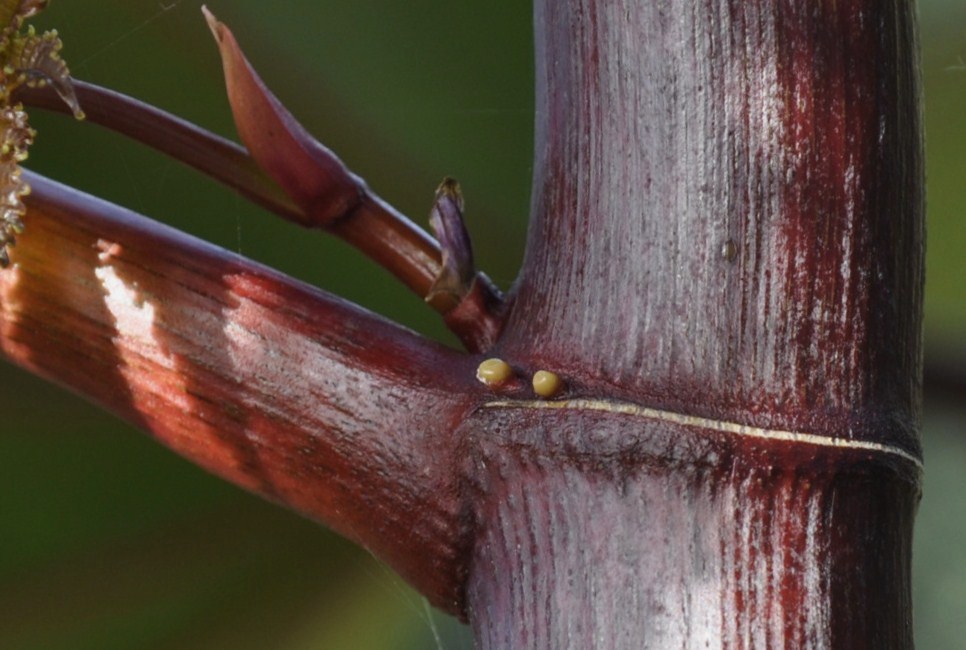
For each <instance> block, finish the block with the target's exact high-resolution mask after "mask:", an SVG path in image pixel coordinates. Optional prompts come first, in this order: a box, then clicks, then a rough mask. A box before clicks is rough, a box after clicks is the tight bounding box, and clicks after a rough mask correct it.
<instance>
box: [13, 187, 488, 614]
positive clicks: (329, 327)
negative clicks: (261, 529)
mask: <svg viewBox="0 0 966 650" xmlns="http://www.w3.org/2000/svg"><path fill="white" fill-rule="evenodd" d="M28 180H29V182H30V183H31V185H32V186H33V189H34V192H33V195H32V196H31V197H30V201H29V205H28V209H29V212H28V220H29V221H28V223H29V227H28V229H27V231H26V232H25V233H24V235H23V237H22V238H21V239H20V241H19V243H18V246H17V247H16V249H15V250H14V255H13V256H12V261H13V266H12V267H11V268H10V269H7V270H6V271H4V272H2V273H0V353H2V355H3V356H4V357H5V358H7V359H8V360H10V361H12V362H13V363H16V364H18V365H20V366H22V367H24V368H26V369H28V370H30V371H32V372H34V373H36V374H38V375H41V376H43V377H46V378H48V379H51V380H54V381H56V382H58V383H61V384H63V385H65V386H66V387H68V388H70V389H72V390H74V391H76V392H78V393H80V394H81V395H84V396H86V397H88V398H90V399H92V400H93V401H95V402H97V403H99V404H100V405H101V406H103V407H105V408H107V409H108V410H110V411H112V412H113V413H116V414H118V415H119V416H121V417H123V418H125V419H126V420H128V421H129V422H131V423H133V424H135V425H137V426H138V427H140V428H142V429H144V430H146V431H149V432H150V433H151V434H152V435H153V436H154V437H156V438H157V439H158V440H159V441H161V442H163V443H164V444H166V445H168V446H169V447H171V448H172V449H174V450H175V451H177V452H178V453H180V454H182V455H184V456H186V457H187V458H188V459H190V460H191V461H193V462H195V463H197V464H199V465H201V466H203V467H205V468H206V469H208V470H210V471H212V472H214V473H215V474H218V475H220V476H222V477H224V478H226V479H228V480H230V481H232V482H234V483H236V484H238V485H241V486H243V487H245V488H247V489H249V490H252V491H253V492H256V493H258V494H260V495H262V496H265V497H267V498H270V499H272V500H275V501H278V502H281V503H283V504H285V505H287V506H289V507H292V508H294V509H296V510H298V511H300V512H302V513H304V514H306V515H308V516H310V517H312V518H315V519H317V520H320V521H322V522H324V523H326V524H327V525H329V526H331V527H332V528H333V529H334V530H336V531H338V532H340V533H342V534H343V535H346V536H347V537H349V538H351V539H354V540H356V541H358V542H360V543H361V544H363V545H364V546H366V547H367V548H369V549H370V550H372V551H373V552H374V553H375V554H376V555H378V556H380V557H381V558H382V559H384V560H385V561H386V562H387V563H389V564H390V565H391V566H393V567H394V568H395V569H396V570H397V571H399V572H400V574H402V575H403V576H404V577H405V578H407V579H408V580H409V581H410V582H412V583H413V584H414V585H415V586H416V587H417V588H419V589H420V590H421V591H422V592H423V593H424V594H425V595H426V596H427V597H429V598H430V600H431V601H432V602H433V603H434V604H436V605H437V606H439V607H441V608H443V609H446V610H448V611H450V612H459V611H460V608H461V602H460V601H461V592H460V584H461V579H460V576H461V575H462V573H463V567H462V563H463V562H464V561H465V555H466V554H465V552H464V550H463V544H464V541H463V537H464V535H465V530H464V528H465V526H464V524H463V517H462V514H461V508H462V504H461V500H460V491H459V485H458V479H457V476H456V474H455V471H454V470H453V468H454V467H458V466H459V462H458V460H457V459H458V455H457V454H458V451H457V450H456V448H455V442H454V440H453V436H451V435H448V432H449V431H451V430H452V429H453V428H454V426H455V423H456V422H458V421H459V420H460V419H461V418H462V416H463V413H464V411H465V410H466V409H467V408H469V406H470V400H472V399H473V397H472V395H473V394H474V391H478V390H479V389H478V388H477V384H476V382H475V381H474V379H473V370H472V364H473V361H472V360H471V359H470V358H469V357H466V356H464V355H461V354H459V353H455V352H452V351H450V350H447V349H446V348H443V347H441V346H439V345H436V344H434V343H432V342H429V341H426V340H424V339H422V338H420V337H418V336H417V335H415V334H412V333H411V332H408V331H407V330H404V329H402V328H400V327H398V326H396V325H394V324H392V323H389V322H387V321H385V320H383V319H381V318H379V317H377V316H375V315H373V314H370V313H368V312H365V311H363V310H362V309H360V308H358V307H355V306H353V305H351V304H348V303H346V302H343V301H341V300H338V299H336V298H333V297H331V296H329V295H327V294H324V293H322V292H320V291H317V290H314V289H311V288H309V287H306V286H304V285H302V284H300V283H297V282H295V281H293V280H291V279H288V278H286V277H284V276H282V275H280V274H278V273H275V272H272V271H270V270H268V269H265V268H263V267H261V266H258V265H256V264H254V263H252V262H249V261H247V260H245V259H244V258H241V257H239V256H236V255H233V254H230V253H227V252H225V251H223V250H221V249H218V248H216V247H214V246H211V245H208V244H205V243H203V242H201V241H199V240H196V239H194V238H191V237H189V236H187V235H184V234H182V233H179V232H177V231H174V230H172V229H170V228H167V227H164V226H161V225H159V224H156V223H154V222H152V221H150V220H147V219H145V218H143V217H140V216H138V215H135V214H132V213H130V212H128V211H126V210H123V209H121V208H118V207H116V206H113V205H110V204H108V203H105V202H103V201H100V200H97V199H94V198H92V197H89V196H86V195H83V194H80V193H78V192H76V191H74V190H71V189H69V188H66V187H63V186H61V185H58V184H55V183H53V182H51V181H49V180H47V179H44V178H42V177H39V176H35V175H30V176H29V178H28Z"/></svg>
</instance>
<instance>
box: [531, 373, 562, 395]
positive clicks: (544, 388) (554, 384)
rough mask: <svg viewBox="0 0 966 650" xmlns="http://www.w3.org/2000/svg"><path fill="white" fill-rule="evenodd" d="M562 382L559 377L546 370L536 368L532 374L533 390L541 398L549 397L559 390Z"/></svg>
mask: <svg viewBox="0 0 966 650" xmlns="http://www.w3.org/2000/svg"><path fill="white" fill-rule="evenodd" d="M562 387H563V382H562V381H560V377H558V376H557V375H555V374H554V373H552V372H550V371H548V370H538V371H537V372H536V373H534V375H533V391H534V392H535V393H536V394H537V395H539V396H540V397H543V398H550V397H553V396H554V395H556V394H557V393H559V392H560V389H561V388H562Z"/></svg>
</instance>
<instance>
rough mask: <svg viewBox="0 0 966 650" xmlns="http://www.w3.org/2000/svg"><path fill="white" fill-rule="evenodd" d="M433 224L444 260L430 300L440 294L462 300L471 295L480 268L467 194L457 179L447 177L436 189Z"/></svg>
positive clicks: (428, 297) (427, 297)
mask: <svg viewBox="0 0 966 650" xmlns="http://www.w3.org/2000/svg"><path fill="white" fill-rule="evenodd" d="M429 223H430V225H431V226H432V227H433V232H435V234H436V239H437V240H439V246H440V248H441V249H442V251H443V261H442V269H440V272H439V275H438V276H437V278H436V281H435V282H433V286H432V287H430V289H429V295H428V296H426V300H431V299H433V298H434V297H435V296H437V295H438V294H449V295H451V296H453V297H454V298H455V299H456V300H459V299H461V298H462V297H463V296H465V295H466V294H467V293H468V292H469V290H470V286H471V285H472V284H473V279H474V277H475V276H476V267H475V266H474V265H473V247H472V245H471V244H470V236H469V233H467V232H466V225H465V224H464V223H463V195H462V193H460V186H459V183H457V182H456V181H455V180H454V179H452V178H444V179H443V182H442V183H441V184H440V186H439V188H438V189H437V190H436V203H435V204H433V210H432V212H431V213H430V215H429Z"/></svg>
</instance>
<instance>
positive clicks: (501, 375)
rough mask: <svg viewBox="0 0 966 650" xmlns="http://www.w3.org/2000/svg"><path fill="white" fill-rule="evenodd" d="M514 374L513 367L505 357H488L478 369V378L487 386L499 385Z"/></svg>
mask: <svg viewBox="0 0 966 650" xmlns="http://www.w3.org/2000/svg"><path fill="white" fill-rule="evenodd" d="M512 376H513V368H511V367H510V364H508V363H507V362H506V361H504V360H503V359H487V360H486V361H484V362H483V363H481V364H480V365H479V367H478V368H477V369H476V378H477V379H479V380H480V381H481V382H483V383H484V384H486V385H487V386H499V385H500V384H502V383H504V382H506V381H507V380H508V379H509V378H510V377H512Z"/></svg>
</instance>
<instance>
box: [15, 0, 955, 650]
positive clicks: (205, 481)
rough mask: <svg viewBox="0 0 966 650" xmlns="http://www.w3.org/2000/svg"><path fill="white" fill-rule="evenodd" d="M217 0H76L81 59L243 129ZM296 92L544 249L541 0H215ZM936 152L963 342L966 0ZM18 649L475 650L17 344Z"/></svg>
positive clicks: (202, 216)
mask: <svg viewBox="0 0 966 650" xmlns="http://www.w3.org/2000/svg"><path fill="white" fill-rule="evenodd" d="M200 4H201V3H200V2H199V1H198V0H181V1H180V2H176V1H175V0H168V1H167V2H164V1H162V2H159V1H158V0H112V1H109V0H86V1H84V2H68V1H66V0H58V1H56V2H54V3H53V6H52V7H51V8H50V9H49V10H48V11H47V12H46V13H45V14H44V15H42V16H41V17H40V18H39V20H38V21H37V24H38V26H41V27H56V28H57V29H58V30H59V31H60V33H61V35H62V37H63V38H64V40H65V42H66V49H65V51H64V56H65V58H66V59H67V61H68V63H70V65H71V68H72V70H73V71H74V74H75V76H77V77H79V78H82V79H86V80H89V81H93V82H97V83H100V84H103V85H105V86H108V87H111V88H115V89H118V90H121V91H123V92H126V93H128V94H131V95H134V96H136V97H138V98H140V99H143V100H145V101H148V102H150V103H152V104H155V105H157V106H160V107H162V108H165V109H168V110H170V111H172V112H174V113H176V114H178V115H181V116H183V117H185V118H187V119H189V120H192V121H194V122H196V123H198V124H200V125H202V126H205V127H207V128H209V129H211V130H213V131H215V132H218V133H221V134H223V135H226V136H229V137H234V132H233V128H232V126H231V122H230V118H229V110H228V106H227V103H226V100H225V98H224V93H223V89H222V84H221V68H220V63H219V61H218V57H217V53H216V50H215V47H214V45H213V43H212V40H211V37H210V35H209V34H208V32H207V28H206V27H205V25H204V21H203V20H202V17H201V14H200V11H199V7H200ZM209 4H210V8H211V9H212V10H213V11H215V13H217V14H218V15H219V17H220V18H222V19H223V20H225V21H226V22H228V23H229V24H230V25H231V27H232V28H233V29H234V31H235V33H236V35H237V36H238V38H239V40H240V41H241V43H242V44H243V46H244V47H245V49H246V51H247V53H248V55H249V58H250V59H251V60H252V61H253V62H254V63H255V65H256V66H257V67H258V69H259V70H260V71H261V73H262V75H263V77H264V78H265V79H266V80H267V81H268V83H269V84H270V86H272V88H273V89H274V90H275V92H276V94H277V95H279V97H281V98H282V100H283V101H284V102H285V103H286V104H287V105H288V107H289V108H290V109H291V110H292V112H293V113H294V114H295V115H296V116H297V117H298V118H299V119H301V120H302V121H303V122H304V124H305V125H306V126H307V127H308V128H309V129H310V130H311V131H312V132H313V133H315V134H316V135H317V136H319V137H320V139H322V140H323V141H324V142H326V143H327V144H328V145H329V146H330V147H332V148H333V149H334V150H336V151H337V152H338V153H339V154H340V155H341V156H342V157H343V159H344V160H345V161H346V162H347V163H348V164H349V166H350V167H351V168H352V169H354V170H355V171H356V172H357V173H359V174H361V175H362V176H363V177H365V178H366V179H367V180H368V181H369V184H370V186H371V187H372V188H374V189H375V190H376V191H377V192H378V193H380V194H381V195H382V196H384V197H385V198H387V199H388V200H390V201H391V202H392V203H394V204H395V205H396V206H397V207H399V208H400V209H401V210H402V211H403V212H405V213H407V214H409V215H412V216H413V217H414V218H415V219H417V220H418V221H421V222H422V221H424V215H425V214H426V213H427V210H428V207H429V205H430V202H431V198H432V194H433V190H434V188H435V187H436V185H437V183H438V182H439V180H440V179H441V178H442V177H443V176H444V175H452V176H455V177H457V178H459V179H460V180H461V181H462V184H463V188H464V192H465V194H466V197H467V203H468V213H467V219H468V222H469V227H470V230H471V232H472V233H473V235H474V242H475V244H476V248H477V258H478V262H479V263H480V266H481V267H482V268H484V269H486V270H487V272H488V273H490V275H491V276H492V277H494V278H495V279H496V280H497V281H498V282H499V283H500V284H501V285H502V286H504V287H505V286H507V285H508V284H509V283H510V281H511V280H512V279H513V277H514V276H515V273H516V269H517V267H518V265H519V262H520V259H521V257H522V252H523V242H524V234H525V229H526V214H527V210H528V197H529V187H530V171H531V170H530V160H531V149H532V133H533V127H532V119H533V118H532V111H533V99H532V94H533V90H532V83H533V72H532V52H531V45H532V43H531V39H532V37H531V17H530V8H529V3H527V2H525V0H514V1H512V2H510V1H504V2H492V3H483V2H458V3H445V4H444V3H441V2H430V1H428V0H410V1H408V2H399V1H398V0H354V1H352V2H348V1H342V2H334V1H333V2H314V1H309V0H303V1H301V2H294V1H290V2H274V3H268V2H264V0H231V1H230V2H228V1H224V2H219V1H218V0H210V3H209ZM920 14H921V20H922V43H923V69H924V79H925V92H926V128H927V141H928V170H929V185H928V192H929V248H928V251H929V256H928V288H927V299H926V346H927V351H928V353H929V354H930V355H932V356H933V357H934V358H937V359H942V360H943V361H944V362H945V363H946V364H947V366H955V364H956V363H966V263H964V261H963V259H964V251H966V225H964V221H963V210H962V206H963V205H964V202H966V3H963V2H962V0H922V1H921V2H920ZM31 119H32V122H33V124H34V126H36V127H37V128H38V129H39V132H40V135H39V138H38V142H37V144H36V145H35V147H34V149H33V150H32V155H31V159H30V163H29V166H30V167H31V168H32V169H34V170H36V171H40V172H42V173H45V174H47V175H49V176H51V177H53V178H55V179H58V180H60V181H63V182H66V183H69V184H71V185H73V186H75V187H78V188H80V189H83V190H86V191H88V192H91V193H93V194H96V195H98V196H101V197H104V198H107V199H110V200H112V201H114V202H117V203H119V204H121V205H125V206H128V207H130V208H133V209H135V210H137V211H139V212H142V213H144V214H146V215H149V216H151V217H154V218H157V219H159V220H162V221H165V222H167V223H170V224H173V225H175V226H177V227H179V228H181V229H184V230H186V231H188V232H191V233H194V234H196V235H198V236H200V237H203V238H205V239H207V240H210V241H214V242H216V243H218V244H220V245H222V246H224V247H226V248H228V249H231V250H234V251H238V252H241V253H243V254H245V255H248V256H250V257H253V258H255V259H257V260H260V261H262V262H264V263H266V264H269V265H271V266H274V267H276V268H280V269H282V270H284V271H286V272H288V273H290V274H292V275H295V276H297V277H299V278H302V279H304V280H306V281H308V282H310V283H312V284H315V285H318V286H321V287H323V288H326V289H328V290H330V291H332V292H334V293H337V294H339V295H342V296H345V297H347V298H349V299H351V300H354V301H356V302H357V303H360V304H362V305H364V306H366V307H368V308H370V309H373V310H375V311H377V312H380V313H382V314H385V315H387V316H389V317H390V318H393V319H395V320H397V321H400V322H402V323H405V324H407V325H408V326H410V327H412V328H414V329H416V330H418V331H421V332H424V333H427V334H429V335H431V336H436V337H440V338H443V339H444V340H447V341H451V339H450V338H448V334H447V333H446V332H445V331H444V330H443V329H442V328H441V327H440V325H439V322H438V319H437V317H436V316H435V315H434V314H433V313H431V312H430V311H429V310H428V309H427V308H426V307H425V306H424V305H423V304H422V302H421V301H420V300H419V299H417V298H415V297H412V296H410V295H408V294H407V293H406V292H405V290H403V289H402V288H400V286H399V285H397V284H396V283H395V282H394V281H392V280H391V279H390V278H388V277H387V276H386V275H385V274H384V273H383V272H382V271H381V270H379V269H378V268H376V267H375V266H374V265H372V264H370V263H368V262H367V261H366V260H364V259H362V258H361V257H360V256H358V255H357V254H355V253H354V252H352V251H349V250H348V249H346V247H345V246H343V245H342V244H340V243H339V242H337V241H334V240H332V239H329V238H325V237H322V236H320V235H311V236H306V234H305V233H304V232H302V231H299V230H297V229H296V228H294V227H291V226H289V225H287V224H285V223H282V222H280V221H279V220H277V219H275V218H273V217H271V216H268V215H266V214H265V213H263V212H262V211H260V210H258V209H255V208H253V207H251V206H250V205H248V204H246V203H245V202H244V201H242V200H240V199H239V198H237V197H236V196H235V195H233V194H232V193H230V192H228V191H226V190H223V189H222V188H220V187H219V186H216V185H215V184H214V183H212V182H209V181H207V180H206V179H204V178H201V177H200V176H198V175H197V174H195V173H193V172H191V171H190V170H186V169H184V168H182V167H181V166H180V165H178V164H177V163H173V162H171V161H170V160H167V159H165V158H163V157H161V156H158V155H156V154H153V153H152V152H150V151H148V150H146V149H145V148H143V147H140V146H138V145H135V144H132V143H130V142H127V141H125V140H123V139H122V138H119V137H117V136H114V135H112V134H109V133H107V132H105V131H103V130H101V129H99V128H97V127H95V126H91V125H84V124H76V123H73V122H71V121H69V120H67V119H65V118H62V117H59V116H49V115H44V114H41V113H39V112H35V113H34V114H33V115H32V117H31ZM962 402H963V400H962V396H957V395H954V394H952V393H946V394H944V395H940V394H938V392H937V393H936V394H930V395H927V399H926V417H925V423H924V443H925V449H926V462H927V474H926V479H925V496H924V499H923V502H922V506H921V509H920V515H919V520H918V527H917V530H916V556H915V594H914V595H915V608H916V609H915V613H916V628H917V640H918V647H919V648H920V650H931V649H938V648H953V647H961V644H962V642H963V639H966V431H964V429H966V416H964V414H966V406H964V404H963V403H962ZM0 414H2V418H0V648H3V649H4V650H27V649H37V650H41V649H43V650H61V649H64V650H75V649H86V648H90V649H92V650H93V649H95V648H96V649H98V650H104V649H113V648H117V649H138V650H140V649H146V648H157V649H167V648H171V649H174V648H178V649H179V650H180V649H195V648H197V649H211V648H218V649H221V648H233V649H234V648H237V649H248V648H251V649H256V648H258V649H267V648H270V649H272V650H296V649H299V650H300V649H303V648H304V649H306V650H308V649H319V648H365V649H383V648H385V649H390V648H391V649H394V650H401V649H404V648H435V647H444V648H469V647H470V646H471V642H470V638H469V636H468V634H467V631H466V630H465V629H464V628H462V627H461V626H460V625H458V624H457V623H456V622H455V621H453V620H452V619H450V618H448V617H446V616H444V615H441V614H439V613H437V612H431V611H430V610H429V608H428V607H427V605H426V603H425V601H424V600H423V599H422V598H421V597H419V596H418V595H417V594H415V593H413V592H412V591H411V590H410V589H408V588H407V587H406V586H405V585H404V584H402V583H401V581H400V580H399V579H398V578H397V577H395V576H394V575H393V574H392V573H391V572H390V571H389V570H388V569H386V568H385V567H383V566H382V565H380V564H379V563H378V562H376V561H375V560H374V559H372V558H371V557H370V556H368V555H367V554H366V553H365V552H363V551H361V550H359V549H357V548H355V547H354V546H352V545H350V544H348V543H346V542H344V541H342V540H340V539H339V538H337V537H336V536H335V535H332V534H331V533H329V532H328V531H326V530H324V529H322V528H320V527H318V526H316V525H314V524H312V523H310V522H307V521H304V520H302V519H300V518H298V517H296V516H294V515H292V514H290V513H287V512H285V511H282V510H280V509H278V508H276V507H274V506H270V505H268V504H266V503H263V502H262V501H260V500H258V499H256V498H254V497H251V496H249V495H247V494H245V493H243V492H241V491H239V490H237V489H235V488H233V487H231V486H228V485H225V484H223V483H222V482H220V481H218V480H216V479H214V478H212V477H209V476H208V475H206V474H204V473H202V472H201V471H200V470H198V469H196V468H194V467H193V466H191V465H189V464H188V463H186V462H184V461H182V460H180V459H179V458H177V457H175V456H173V455H172V454H171V453H169V452H168V451H166V450H165V449H163V448H161V447H159V446H157V445H156V444H154V443H153V442H151V441H150V440H148V439H147V438H146V437H144V436H142V435H141V434H138V433H137V432H135V431H132V430H131V429H130V428H128V427H126V426H125V425H123V424H120V423H118V422H116V421H115V420H113V419H112V418H110V417H108V416H106V415H104V414H102V413H100V412H99V411H97V410H96V409H94V408H92V407H91V406H89V405H87V404H86V403H84V402H82V401H80V400H79V399H77V398H75V397H73V396H71V395H69V394H66V393H65V392H64V391H61V390H59V389H57V388H54V387H52V386H49V385H46V384H44V383H43V382H40V381H39V380H37V379H35V378H33V377H31V376H29V375H26V374H25V373H23V372H21V371H19V370H17V369H15V368H12V367H10V366H8V365H4V364H3V363H2V362H0Z"/></svg>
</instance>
